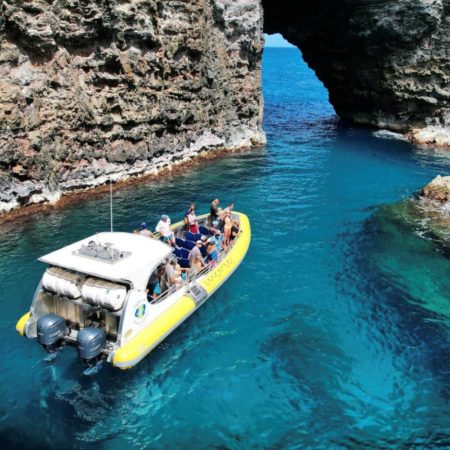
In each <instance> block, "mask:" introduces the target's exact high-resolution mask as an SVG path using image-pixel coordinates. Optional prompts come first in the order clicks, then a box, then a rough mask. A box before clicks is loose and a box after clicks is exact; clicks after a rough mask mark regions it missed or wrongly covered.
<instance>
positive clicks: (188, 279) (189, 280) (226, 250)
mask: <svg viewBox="0 0 450 450" xmlns="http://www.w3.org/2000/svg"><path fill="white" fill-rule="evenodd" d="M239 236H240V233H239V234H238V236H236V239H234V241H233V242H232V243H231V244H230V245H229V246H228V247H226V248H224V249H223V250H222V251H221V252H220V253H219V257H218V258H217V260H216V261H211V262H209V263H208V264H207V265H206V267H204V268H203V269H202V270H200V271H199V272H196V273H195V275H194V276H193V277H190V276H189V275H188V276H187V277H186V279H185V280H184V283H183V284H182V285H181V286H178V287H177V286H176V285H175V286H170V287H169V288H168V289H167V290H166V291H164V292H163V293H162V294H160V295H158V297H156V298H154V299H153V300H151V301H149V304H151V305H153V304H156V303H160V302H162V301H163V300H165V299H166V298H167V297H168V296H169V295H172V294H173V293H175V292H176V291H178V290H179V289H181V288H182V287H186V286H188V285H189V284H190V283H192V282H193V281H195V280H197V279H198V278H200V277H201V276H203V275H206V274H207V273H209V272H211V270H213V269H214V268H215V267H216V265H217V264H219V263H220V262H221V261H223V259H224V258H225V256H226V255H227V254H228V253H229V252H230V250H231V249H232V247H233V245H234V244H235V242H236V241H237V240H238V239H239ZM213 262H215V264H213Z"/></svg>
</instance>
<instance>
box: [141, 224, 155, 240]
mask: <svg viewBox="0 0 450 450" xmlns="http://www.w3.org/2000/svg"><path fill="white" fill-rule="evenodd" d="M139 234H142V236H147V237H151V238H152V237H153V233H152V232H151V231H150V230H149V229H148V228H147V224H146V223H145V222H142V224H141V228H140V230H139Z"/></svg>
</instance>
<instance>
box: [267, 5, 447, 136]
mask: <svg viewBox="0 0 450 450" xmlns="http://www.w3.org/2000/svg"><path fill="white" fill-rule="evenodd" d="M263 6H264V10H265V17H264V18H265V22H264V27H265V30H266V31H267V32H268V33H275V32H278V33H282V34H283V35H284V36H285V37H286V38H287V39H288V40H289V41H291V42H292V43H293V44H295V45H297V46H298V47H299V48H300V49H301V50H302V52H303V56H304V59H305V60H306V62H307V63H308V64H309V65H310V67H311V68H312V69H314V70H315V72H316V74H317V76H318V77H319V78H320V80H322V81H323V83H324V84H325V86H326V87H327V88H328V91H329V93H330V102H331V103H332V104H333V106H334V107H335V110H336V112H337V113H338V114H339V116H340V117H342V118H343V119H345V120H347V121H349V122H351V123H356V124H361V125H371V126H375V127H377V128H386V129H389V130H392V131H400V132H402V133H408V135H409V136H410V137H411V138H412V139H413V140H416V141H418V142H425V143H435V144H440V145H450V1H449V0H377V1H373V0H334V1H331V0H316V1H310V0H278V1H273V0H263Z"/></svg>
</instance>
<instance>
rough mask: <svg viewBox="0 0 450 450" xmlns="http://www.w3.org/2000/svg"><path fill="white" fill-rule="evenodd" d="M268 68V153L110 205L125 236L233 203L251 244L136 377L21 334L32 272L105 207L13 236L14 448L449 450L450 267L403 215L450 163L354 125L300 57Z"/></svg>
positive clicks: (6, 398)
mask: <svg viewBox="0 0 450 450" xmlns="http://www.w3.org/2000/svg"><path fill="white" fill-rule="evenodd" d="M263 63H264V64H263V65H264V70H263V83H264V94H265V129H266V131H267V136H268V145H267V146H266V147H265V148H261V149H255V150H252V151H249V152H247V153H243V154H231V155H229V156H226V157H224V158H221V159H218V160H215V161H212V162H208V163H204V164H202V165H201V166H198V167H196V168H193V169H190V170H188V171H186V172H185V173H184V174H182V175H178V176H173V177H167V178H166V179H165V180H162V181H159V182H157V183H147V184H142V185H140V186H137V187H133V188H129V189H123V190H121V191H119V192H116V193H115V194H114V207H115V225H116V229H120V230H130V229H132V228H134V227H135V226H137V224H139V223H140V222H141V221H142V220H146V221H148V222H150V223H152V224H156V221H157V218H158V215H159V214H160V213H167V214H169V215H171V216H172V218H173V220H176V219H178V218H180V213H181V212H182V211H183V210H184V209H185V208H186V206H187V205H188V204H189V202H190V201H192V200H195V201H196V202H197V205H198V207H199V210H200V211H201V210H206V209H207V207H208V204H209V202H210V201H211V199H212V198H214V197H219V198H220V199H221V200H222V203H226V202H228V201H234V202H235V205H236V208H237V209H238V210H242V211H244V212H246V213H247V214H248V215H249V217H250V220H251V224H252V231H253V239H252V244H251V247H250V250H249V253H248V255H247V257H246V259H245V261H244V263H243V264H242V265H241V267H240V268H239V269H238V271H237V272H236V273H235V274H234V275H233V276H232V277H231V278H230V279H229V280H228V282H227V283H226V284H225V285H224V286H223V287H222V289H221V290H220V291H219V292H218V293H217V294H216V295H214V296H213V297H212V298H211V299H210V300H209V301H208V302H207V303H206V304H205V305H204V306H203V307H202V308H201V309H200V310H199V311H198V312H197V313H196V314H195V315H193V316H192V317H191V318H190V319H189V320H188V321H187V322H185V323H184V324H183V325H182V326H181V327H180V328H179V329H178V330H177V331H176V332H174V333H173V334H172V335H171V336H170V337H169V338H168V339H166V341H165V342H164V343H163V344H162V345H161V346H160V347H159V348H157V349H156V350H155V351H154V352H153V353H152V354H151V355H150V356H149V357H147V358H146V359H145V360H144V361H143V362H142V363H141V364H140V365H138V366H137V367H136V368H135V369H133V370H130V371H127V372H120V371H118V370H116V369H113V368H111V367H110V366H109V365H107V364H104V365H103V366H102V367H101V369H100V370H99V371H98V373H96V374H93V375H90V376H87V375H85V374H83V370H84V367H83V365H82V364H81V362H80V361H79V360H78V357H77V355H76V353H75V351H73V349H70V348H69V349H66V350H64V351H63V352H62V354H60V355H59V356H58V358H57V359H56V360H54V361H47V360H46V358H45V356H46V355H45V353H44V351H43V350H42V349H41V348H40V347H39V345H38V344H37V343H36V342H34V341H28V340H26V339H24V338H21V337H19V336H17V334H16V332H15V329H14V326H15V323H16V320H17V319H18V318H19V317H20V316H21V315H22V314H23V313H24V312H25V311H26V310H27V309H28V308H29V305H30V302H31V298H32V295H33V292H34V289H35V287H36V284H37V283H38V280H39V278H40V276H41V274H42V271H43V269H44V268H43V266H42V264H41V263H39V262H37V261H36V258H37V257H39V256H40V255H43V254H45V253H47V252H49V251H51V250H54V249H56V248H58V247H60V246H63V245H66V244H68V243H70V242H72V241H75V240H77V239H80V238H83V237H86V236H88V235H89V234H92V233H95V232H97V231H101V230H104V229H107V228H108V226H109V210H108V202H109V200H108V198H105V197H103V198H97V199H93V200H91V201H85V202H80V203H78V204H76V205H73V206H71V207H69V208H66V209H62V210H59V211H56V212H53V213H52V214H39V215H36V216H34V217H32V218H29V219H26V220H20V221H17V222H15V223H14V224H7V225H3V226H1V227H0V233H1V234H0V235H1V240H0V287H1V290H2V295H1V302H0V314H1V317H2V321H1V323H0V338H1V341H0V342H1V343H2V346H1V348H0V354H1V355H0V356H1V360H2V370H1V371H0V380H1V386H2V388H1V390H0V441H1V443H2V445H1V447H2V448H8V449H12V448H21V449H40V448H42V449H44V448H45V449H46V448H55V449H59V448H66V449H71V448H88V449H90V448H92V449H93V448H95V449H123V448H128V449H144V448H155V449H179V448H188V449H189V448H193V449H210V448H229V449H248V448H289V449H296V448H298V449H309V448H310V449H340V448H346V449H347V448H373V449H375V448H413V447H414V448H433V447H441V448H442V447H449V446H450V425H449V424H450V421H449V419H448V416H449V411H450V406H449V399H450V381H449V380H450V376H449V375H450V373H449V366H450V347H449V341H450V333H449V330H450V307H449V300H448V293H449V289H448V288H449V283H450V282H449V277H448V274H449V273H450V259H449V253H448V251H446V250H445V248H444V247H443V246H442V245H441V244H438V243H436V242H435V241H434V240H433V239H429V238H427V236H426V233H425V234H424V233H422V232H418V229H417V227H415V226H414V225H411V224H409V223H407V221H405V220H403V218H402V214H401V213H399V210H398V208H396V207H392V206H391V205H392V204H394V203H397V202H399V201H400V202H401V201H402V200H405V199H407V198H408V197H409V196H410V195H412V194H413V193H414V192H416V191H417V189H419V188H420V187H421V186H423V185H424V184H426V183H427V182H428V181H429V180H430V179H431V178H433V177H434V176H435V175H436V174H438V173H442V174H446V173H448V172H449V171H450V153H446V152H440V151H438V150H434V149H427V150H421V149H419V148H416V147H413V146H412V145H409V144H407V143H404V142H399V141H394V140H388V139H379V138H375V137H373V135H372V134H371V132H370V130H362V129H354V128H349V127H347V126H345V125H344V124H341V123H340V122H339V120H338V119H337V117H336V115H335V113H334V111H333V108H332V107H331V106H330V104H329V103H328V100H327V92H326V90H325V89H324V87H323V86H322V85H321V83H320V82H319V81H318V80H317V79H316V78H315V76H314V73H313V72H311V71H310V70H309V69H308V67H307V66H306V65H305V64H304V63H303V62H302V59H301V55H300V53H299V52H298V51H297V50H296V49H282V50H281V49H267V50H266V51H265V55H264V61H263ZM400 205H401V204H400ZM399 208H400V210H401V208H402V206H399Z"/></svg>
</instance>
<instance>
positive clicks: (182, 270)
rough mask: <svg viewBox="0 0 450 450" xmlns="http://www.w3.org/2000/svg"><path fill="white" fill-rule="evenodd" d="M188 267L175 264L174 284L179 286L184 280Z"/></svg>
mask: <svg viewBox="0 0 450 450" xmlns="http://www.w3.org/2000/svg"><path fill="white" fill-rule="evenodd" d="M188 273H189V269H188V268H187V267H181V266H180V265H179V264H175V274H176V285H177V286H181V285H182V284H183V280H186V278H187V274H188Z"/></svg>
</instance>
